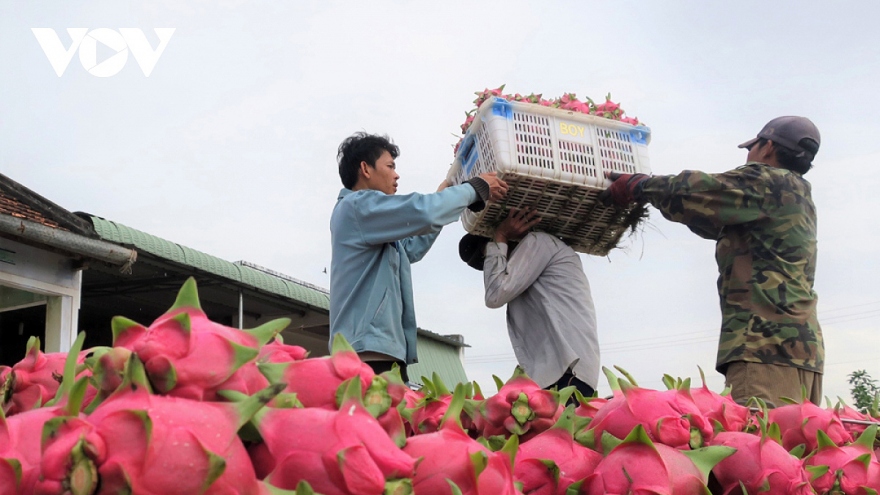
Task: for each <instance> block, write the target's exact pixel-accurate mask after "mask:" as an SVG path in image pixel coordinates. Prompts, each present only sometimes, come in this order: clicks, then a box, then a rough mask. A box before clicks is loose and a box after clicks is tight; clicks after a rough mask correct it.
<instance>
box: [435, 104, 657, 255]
mask: <svg viewBox="0 0 880 495" xmlns="http://www.w3.org/2000/svg"><path fill="white" fill-rule="evenodd" d="M650 139H651V131H650V129H649V128H647V127H645V126H633V125H630V124H625V123H623V122H619V121H615V120H611V119H606V118H602V117H596V116H594V115H587V114H583V113H579V112H572V111H568V110H561V109H558V108H550V107H543V106H540V105H536V104H531V103H520V102H511V101H507V100H504V99H502V98H492V99H490V100H487V101H486V102H484V103H483V104H482V105H481V106H480V109H479V111H478V112H477V115H476V117H475V119H474V122H473V124H471V127H470V128H469V129H468V132H467V134H466V135H465V137H464V140H463V141H462V144H461V146H460V147H459V150H458V152H457V153H456V157H455V161H454V162H453V164H452V167H451V169H450V171H449V175H448V179H449V181H450V182H451V183H452V184H461V183H462V182H465V181H467V180H468V179H470V178H472V177H474V176H477V175H480V174H482V173H485V172H497V173H498V176H499V177H500V178H502V179H503V180H504V181H505V182H507V184H508V186H509V190H508V194H507V197H506V198H505V199H504V200H502V201H500V202H497V203H495V202H490V203H489V204H488V205H487V206H486V208H485V209H483V211H480V212H476V213H475V212H472V211H470V210H465V212H464V213H462V216H461V221H462V224H463V225H464V228H465V230H467V231H468V232H470V233H472V234H478V235H484V236H491V235H492V234H493V232H494V230H495V226H497V225H498V224H499V223H501V221H502V220H504V218H506V217H507V214H508V212H509V211H510V209H511V208H516V209H520V208H527V207H534V208H536V209H537V210H538V213H539V215H540V216H541V223H539V224H538V225H537V226H536V227H535V229H536V230H542V231H544V232H547V233H550V234H553V235H556V236H558V237H560V238H562V239H563V240H565V241H566V242H567V243H568V244H569V245H570V246H571V247H572V248H574V249H575V250H576V251H579V252H582V253H587V254H593V255H598V256H604V255H606V254H608V251H610V250H611V249H613V248H614V247H616V246H617V243H618V242H619V240H620V238H621V236H622V235H623V233H624V231H625V230H626V228H627V225H628V219H629V217H630V216H631V214H632V209H631V208H621V207H616V206H604V205H603V204H602V203H601V202H600V201H598V200H597V196H598V194H599V193H600V192H601V191H602V190H604V189H605V188H606V187H607V186H608V185H610V183H611V182H610V181H609V180H608V179H606V178H605V172H621V173H627V174H632V173H650V172H651V170H650V166H649V160H648V143H649V142H650Z"/></svg>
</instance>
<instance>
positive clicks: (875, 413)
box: [829, 394, 880, 438]
mask: <svg viewBox="0 0 880 495" xmlns="http://www.w3.org/2000/svg"><path fill="white" fill-rule="evenodd" d="M829 409H834V410H835V411H836V412H837V416H838V417H839V418H840V419H841V421H842V422H843V427H844V428H846V431H848V432H849V434H850V435H852V437H853V438H858V436H859V435H861V434H862V433H864V431H865V429H867V427H868V425H867V424H866V423H869V422H876V421H877V420H878V419H880V394H877V395H876V396H875V397H874V402H873V404H872V405H871V407H870V408H868V413H869V414H864V413H862V412H859V411H857V410H855V409H853V408H852V407H850V406H848V405H847V404H846V402H844V401H843V399H840V398H838V400H837V405H836V406H834V407H833V408H832V407H831V406H830V405H829ZM844 419H851V420H855V421H843V420H844Z"/></svg>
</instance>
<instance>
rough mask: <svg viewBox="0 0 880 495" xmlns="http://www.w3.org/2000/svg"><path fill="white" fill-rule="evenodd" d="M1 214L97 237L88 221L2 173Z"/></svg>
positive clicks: (0, 188)
mask: <svg viewBox="0 0 880 495" xmlns="http://www.w3.org/2000/svg"><path fill="white" fill-rule="evenodd" d="M0 214H5V215H10V216H13V217H16V218H21V219H24V220H29V221H31V222H35V223H38V224H41V225H45V226H46V227H51V228H54V229H61V230H67V231H70V232H73V233H75V234H79V235H84V236H87V237H91V238H95V237H97V235H96V234H95V231H94V230H92V227H91V225H89V223H88V222H86V221H85V220H83V219H81V218H80V217H78V216H76V215H74V214H73V213H71V212H69V211H67V210H65V209H64V208H62V207H60V206H58V205H56V204H55V203H53V202H51V201H49V200H48V199H46V198H44V197H42V196H40V195H39V194H37V193H35V192H33V191H31V190H30V189H28V188H27V187H25V186H23V185H21V184H19V183H18V182H15V181H14V180H12V179H10V178H9V177H6V176H5V175H3V174H0Z"/></svg>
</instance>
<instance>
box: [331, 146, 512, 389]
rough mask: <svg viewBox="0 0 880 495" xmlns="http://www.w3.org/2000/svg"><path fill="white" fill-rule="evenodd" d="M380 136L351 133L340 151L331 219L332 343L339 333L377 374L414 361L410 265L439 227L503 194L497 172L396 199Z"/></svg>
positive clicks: (394, 152) (392, 150) (393, 153)
mask: <svg viewBox="0 0 880 495" xmlns="http://www.w3.org/2000/svg"><path fill="white" fill-rule="evenodd" d="M398 155H399V149H398V147H397V146H396V145H394V144H393V143H392V142H391V141H390V140H389V139H388V138H387V137H386V136H377V135H371V134H367V133H357V134H354V135H352V136H350V137H348V138H347V139H346V140H345V141H343V142H342V144H340V145H339V150H338V154H337V161H338V164H339V177H340V178H341V179H342V185H343V189H342V190H341V191H340V192H339V198H338V199H337V201H336V206H335V207H334V208H333V214H332V216H331V217H330V239H331V246H332V250H333V252H332V260H331V262H330V340H331V342H332V340H333V337H334V336H335V335H336V334H337V333H341V334H342V335H344V336H345V338H346V339H347V340H348V341H349V343H350V344H351V345H352V347H354V349H355V351H357V353H358V355H359V356H360V357H361V359H362V360H363V361H365V362H366V363H368V364H369V365H370V366H371V367H372V368H373V370H375V371H376V372H377V373H381V372H382V371H386V370H389V369H391V367H392V366H393V364H394V363H397V364H398V365H399V366H400V370H401V374H402V375H403V377H404V380H406V379H407V376H406V365H408V364H412V363H414V362H416V361H417V355H416V328H417V327H416V318H415V310H414V308H413V295H412V277H411V273H410V263H415V262H416V261H419V260H420V259H422V257H423V256H424V255H425V254H426V253H427V252H428V250H429V249H430V248H431V246H432V245H433V244H434V240H435V239H436V238H437V235H438V234H439V233H440V230H441V229H442V228H443V226H444V225H446V224H449V223H452V222H454V221H455V220H456V219H457V218H458V217H459V215H460V214H461V212H462V211H463V210H464V209H465V208H468V207H471V208H472V209H477V210H479V209H481V208H482V207H483V204H484V203H485V202H486V201H489V200H493V201H497V200H500V199H502V198H503V197H504V196H505V194H507V184H505V183H504V181H502V180H500V179H498V178H497V177H496V176H495V173H486V174H483V175H481V176H480V177H475V178H473V179H471V180H470V181H468V182H467V183H465V184H461V185H458V186H449V184H448V183H447V182H446V181H444V182H443V183H441V184H440V187H439V188H438V189H437V192H436V193H433V194H419V193H412V194H406V195H401V196H397V195H395V193H396V192H397V180H398V179H399V178H400V176H399V175H397V171H396V164H395V162H394V159H395V158H397V156H398Z"/></svg>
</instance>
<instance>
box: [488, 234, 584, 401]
mask: <svg viewBox="0 0 880 495" xmlns="http://www.w3.org/2000/svg"><path fill="white" fill-rule="evenodd" d="M483 281H484V283H485V287H486V306H488V307H490V308H500V307H501V306H503V305H505V304H507V331H508V333H509V334H510V342H511V344H513V352H514V353H515V354H516V359H517V361H518V362H519V364H520V366H522V367H523V369H525V371H526V373H528V375H529V376H530V377H531V378H532V379H533V380H535V382H537V383H538V385H540V386H541V387H548V386H550V385H552V384H554V383H556V381H557V380H559V378H560V377H562V374H563V373H564V372H565V371H566V370H567V369H568V368H571V369H572V371H573V373H574V375H575V376H576V377H578V379H579V380H581V381H583V382H584V383H586V384H587V385H590V386H591V387H593V388H594V389H595V388H596V387H597V385H598V382H599V339H598V336H597V334H596V311H595V309H594V307H593V297H592V296H591V295H590V283H589V282H588V281H587V276H586V275H585V274H584V269H583V265H582V264H581V259H580V257H578V255H577V253H576V252H575V251H574V250H573V249H572V248H571V247H569V246H567V245H566V244H565V243H564V242H562V241H561V240H559V239H557V238H556V237H553V236H552V235H550V234H546V233H543V232H532V233H529V234H528V235H526V236H525V237H524V238H523V239H522V241H521V242H520V243H519V245H518V246H516V249H514V251H513V253H512V254H511V256H510V258H509V259H508V256H507V244H504V243H496V242H489V243H488V244H487V246H486V258H485V262H484V265H483Z"/></svg>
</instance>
